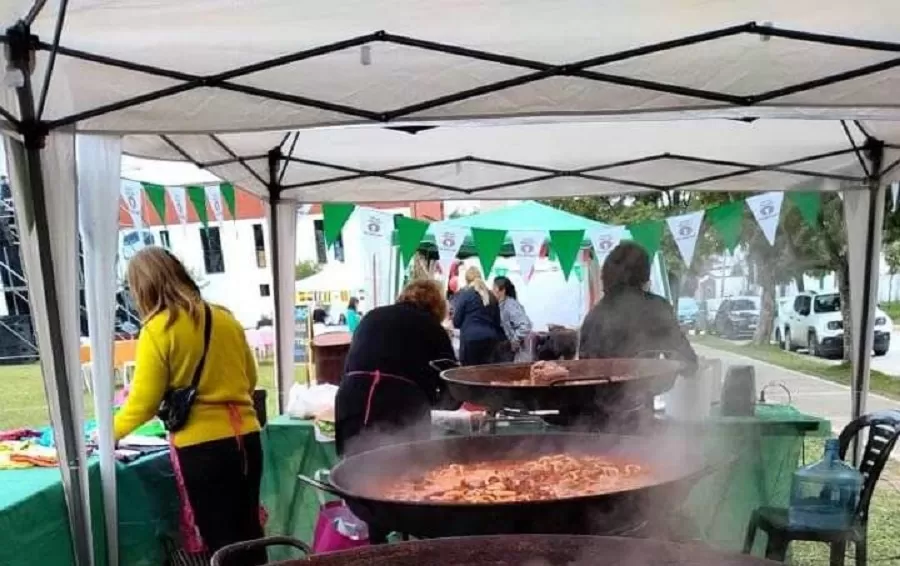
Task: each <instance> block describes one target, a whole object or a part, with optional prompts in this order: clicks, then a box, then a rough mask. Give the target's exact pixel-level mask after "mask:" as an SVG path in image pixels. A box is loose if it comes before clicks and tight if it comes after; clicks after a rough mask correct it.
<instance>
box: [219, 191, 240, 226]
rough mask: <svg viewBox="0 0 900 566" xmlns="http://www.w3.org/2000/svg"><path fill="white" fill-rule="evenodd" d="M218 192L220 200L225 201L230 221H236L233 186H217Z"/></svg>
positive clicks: (235, 202) (235, 201)
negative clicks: (220, 194)
mask: <svg viewBox="0 0 900 566" xmlns="http://www.w3.org/2000/svg"><path fill="white" fill-rule="evenodd" d="M219 191H220V192H221V193H222V200H224V201H225V207H226V208H227V209H228V214H229V215H231V219H232V220H237V200H235V198H234V185H232V184H231V183H222V184H221V185H219Z"/></svg>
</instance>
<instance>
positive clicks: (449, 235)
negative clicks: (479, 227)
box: [428, 223, 469, 276]
mask: <svg viewBox="0 0 900 566" xmlns="http://www.w3.org/2000/svg"><path fill="white" fill-rule="evenodd" d="M428 229H429V230H430V231H431V233H432V234H433V235H434V243H435V245H436V246H437V252H438V264H439V265H440V266H441V273H443V274H444V276H446V275H447V274H448V273H449V272H450V266H451V265H452V264H453V261H454V260H455V259H456V254H458V253H459V248H461V247H462V245H463V242H464V241H465V239H466V236H468V235H469V229H468V228H462V227H459V226H453V227H442V226H441V225H440V224H439V223H437V224H432V225H431V226H429V228H428Z"/></svg>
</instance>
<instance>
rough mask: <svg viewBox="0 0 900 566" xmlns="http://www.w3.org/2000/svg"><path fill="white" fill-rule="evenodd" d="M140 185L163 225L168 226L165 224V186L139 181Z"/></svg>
mask: <svg viewBox="0 0 900 566" xmlns="http://www.w3.org/2000/svg"><path fill="white" fill-rule="evenodd" d="M141 185H142V186H143V187H144V192H145V193H147V200H149V201H150V204H151V205H152V206H153V210H155V211H156V214H157V215H158V216H159V219H160V220H161V221H162V223H163V226H166V227H168V224H166V188H165V187H163V186H162V185H154V184H153V183H141Z"/></svg>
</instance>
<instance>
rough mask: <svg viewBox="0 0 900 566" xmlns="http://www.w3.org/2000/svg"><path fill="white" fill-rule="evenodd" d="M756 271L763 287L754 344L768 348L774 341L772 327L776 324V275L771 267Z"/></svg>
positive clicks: (760, 268) (759, 282) (763, 267)
mask: <svg viewBox="0 0 900 566" xmlns="http://www.w3.org/2000/svg"><path fill="white" fill-rule="evenodd" d="M755 271H756V278H757V279H756V280H757V283H758V284H759V285H760V286H761V287H762V297H761V299H760V304H759V324H758V325H757V327H756V334H754V335H753V343H754V344H758V345H760V346H766V345H768V344H769V341H770V340H771V339H772V326H773V325H774V324H775V274H774V273H772V269H771V267H770V266H769V265H765V266H757V269H756V270H755Z"/></svg>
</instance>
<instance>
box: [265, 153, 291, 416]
mask: <svg viewBox="0 0 900 566" xmlns="http://www.w3.org/2000/svg"><path fill="white" fill-rule="evenodd" d="M268 159H269V239H270V243H271V246H270V247H271V250H272V254H271V255H272V300H273V303H274V305H275V308H274V311H273V313H274V316H273V317H272V323H273V324H274V326H275V390H276V391H277V393H278V414H284V412H285V411H286V410H287V399H288V395H290V387H287V388H285V383H286V379H287V377H286V376H288V371H287V370H288V368H285V367H284V364H283V363H281V362H282V358H283V356H284V354H283V353H282V352H281V342H282V340H281V310H280V309H281V306H280V305H281V270H282V269H283V267H284V266H282V265H281V243H280V242H279V237H278V232H279V226H278V203H279V202H280V201H281V186H280V185H279V184H278V166H279V164H280V162H281V151H280V150H279V149H277V148H276V149H273V150H272V151H270V152H269V155H268ZM290 378H291V380H293V375H290Z"/></svg>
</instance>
